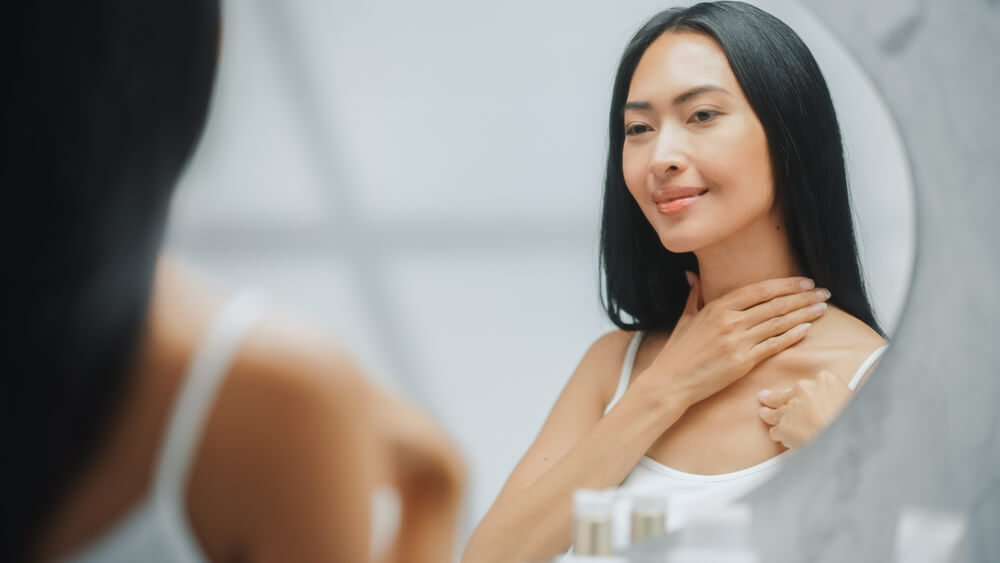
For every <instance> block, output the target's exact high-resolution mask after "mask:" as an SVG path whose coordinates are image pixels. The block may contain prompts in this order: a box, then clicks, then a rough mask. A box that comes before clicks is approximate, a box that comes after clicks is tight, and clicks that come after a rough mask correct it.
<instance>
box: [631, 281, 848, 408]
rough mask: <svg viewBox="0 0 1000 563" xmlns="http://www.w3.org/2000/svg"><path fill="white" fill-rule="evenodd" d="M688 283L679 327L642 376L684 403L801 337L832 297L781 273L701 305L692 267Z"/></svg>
mask: <svg viewBox="0 0 1000 563" xmlns="http://www.w3.org/2000/svg"><path fill="white" fill-rule="evenodd" d="M688 282H689V283H690V284H691V291H690V293H689V295H688V300H687V304H686V306H685V308H684V312H683V313H682V315H681V318H680V320H679V321H678V322H677V326H676V327H675V328H674V330H673V332H672V333H671V335H670V338H669V339H668V340H667V343H666V344H665V345H664V346H663V349H662V350H661V351H660V353H659V355H657V357H656V359H654V360H653V363H652V364H651V365H650V367H649V368H648V369H647V370H645V371H644V372H643V373H642V374H640V375H639V376H638V378H637V383H639V382H643V383H642V384H641V387H644V389H643V392H649V387H648V386H649V385H652V386H653V387H654V388H655V389H654V390H653V391H652V392H654V393H662V396H669V397H672V398H674V399H675V400H680V401H681V404H682V405H683V406H684V407H685V408H686V407H688V406H691V405H693V404H695V403H697V402H699V401H701V400H702V399H705V398H707V397H710V396H712V395H714V394H715V393H717V392H719V391H720V390H722V389H724V388H725V387H727V386H728V385H729V384H731V383H733V382H734V381H736V380H737V379H739V378H741V377H743V376H744V375H746V374H747V373H749V372H750V370H752V369H753V368H754V366H756V365H757V364H758V363H760V362H761V361H763V360H765V359H767V358H769V357H771V356H773V355H775V354H777V353H778V352H781V351H782V350H784V349H786V348H788V347H789V346H791V345H793V344H795V343H796V342H798V341H800V340H802V339H803V338H804V337H805V335H806V333H807V332H808V330H809V326H810V324H809V323H810V321H813V320H816V319H817V318H819V317H820V316H822V315H823V313H824V312H825V311H826V308H827V305H826V300H827V299H829V298H830V292H829V291H827V290H825V289H814V284H813V281H812V280H810V279H808V278H803V277H793V278H781V279H773V280H765V281H762V282H758V283H754V284H751V285H748V286H746V287H742V288H740V289H737V290H735V291H732V292H730V293H727V294H725V295H723V296H722V297H719V298H718V299H716V300H714V301H712V302H710V303H707V304H706V305H705V306H704V307H703V308H701V309H700V310H699V308H698V303H699V301H700V300H701V286H700V281H699V279H698V276H696V275H695V274H693V273H690V272H688ZM663 384H666V385H667V386H668V388H667V389H663V388H662V387H661V385H663ZM637 387H638V386H637Z"/></svg>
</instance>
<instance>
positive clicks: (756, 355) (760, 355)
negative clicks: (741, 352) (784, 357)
mask: <svg viewBox="0 0 1000 563" xmlns="http://www.w3.org/2000/svg"><path fill="white" fill-rule="evenodd" d="M810 326H812V325H810V324H809V323H803V324H800V325H797V326H795V327H794V328H792V329H791V330H788V331H786V332H783V333H781V334H779V335H777V336H772V337H771V338H768V339H766V340H764V341H762V342H760V343H758V344H755V345H753V346H752V347H751V348H750V352H749V354H750V359H751V361H753V363H754V365H757V364H759V363H760V362H762V361H764V360H765V359H767V358H770V357H771V356H773V355H775V354H777V353H778V352H780V351H782V350H784V349H785V348H788V347H789V346H792V345H793V344H795V343H796V342H799V341H800V340H802V339H803V338H805V337H806V334H807V333H808V332H809V327H810Z"/></svg>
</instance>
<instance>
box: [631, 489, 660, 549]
mask: <svg viewBox="0 0 1000 563" xmlns="http://www.w3.org/2000/svg"><path fill="white" fill-rule="evenodd" d="M630 498H631V501H632V518H631V534H630V535H631V541H632V543H633V544H634V543H637V542H640V541H643V540H648V539H651V538H655V537H658V536H662V535H663V534H665V533H666V531H667V499H666V497H663V496H659V495H652V494H633V495H630Z"/></svg>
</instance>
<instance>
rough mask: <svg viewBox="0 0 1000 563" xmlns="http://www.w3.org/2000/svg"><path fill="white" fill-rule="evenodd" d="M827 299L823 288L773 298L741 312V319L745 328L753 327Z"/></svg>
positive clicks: (828, 291) (826, 291)
mask: <svg viewBox="0 0 1000 563" xmlns="http://www.w3.org/2000/svg"><path fill="white" fill-rule="evenodd" d="M829 299H830V290H828V289H823V288H820V289H811V290H808V291H800V292H799V293H793V294H792V295H783V296H781V297H775V298H774V299H772V300H770V301H766V302H764V303H761V304H759V305H754V306H753V307H750V308H749V309H747V310H746V311H743V318H744V322H745V323H746V325H745V326H748V327H751V326H755V325H758V324H760V323H762V322H764V321H767V320H768V319H773V318H776V317H781V316H782V315H787V314H788V313H791V312H794V311H798V310H799V309H805V308H807V307H809V306H810V305H816V304H818V303H823V302H825V301H827V300H829Z"/></svg>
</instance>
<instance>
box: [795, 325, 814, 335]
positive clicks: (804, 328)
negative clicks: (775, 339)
mask: <svg viewBox="0 0 1000 563" xmlns="http://www.w3.org/2000/svg"><path fill="white" fill-rule="evenodd" d="M811 326H812V323H802V324H800V325H799V326H797V327H795V328H793V329H792V332H794V333H795V334H802V333H803V332H805V331H807V330H809V327H811Z"/></svg>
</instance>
